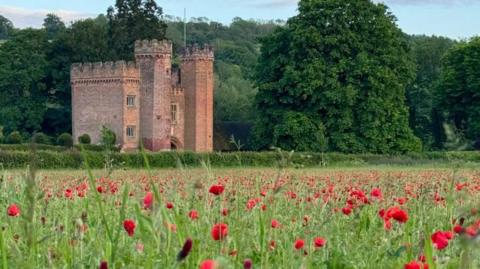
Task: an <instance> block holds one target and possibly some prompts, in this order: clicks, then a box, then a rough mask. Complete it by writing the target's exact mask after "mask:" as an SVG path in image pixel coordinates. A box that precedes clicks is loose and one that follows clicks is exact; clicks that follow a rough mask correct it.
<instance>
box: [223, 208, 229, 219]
mask: <svg viewBox="0 0 480 269" xmlns="http://www.w3.org/2000/svg"><path fill="white" fill-rule="evenodd" d="M222 215H223V216H224V217H226V216H228V208H224V209H222Z"/></svg>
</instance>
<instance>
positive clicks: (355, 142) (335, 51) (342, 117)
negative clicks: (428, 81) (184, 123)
mask: <svg viewBox="0 0 480 269" xmlns="http://www.w3.org/2000/svg"><path fill="white" fill-rule="evenodd" d="M395 20H396V19H395V17H394V16H393V15H392V14H391V13H390V12H389V11H388V8H387V7H386V6H385V5H383V4H375V3H372V2H371V1H369V0H355V1H339V0H302V1H300V2H299V15H297V16H295V17H293V18H291V19H289V20H288V22H287V24H286V26H285V27H282V28H278V29H277V30H276V31H275V32H274V33H273V34H272V35H269V36H268V37H267V38H265V39H264V40H263V42H262V45H263V46H262V50H261V51H262V54H261V56H260V59H259V64H258V71H257V74H256V81H257V86H258V89H259V92H258V94H257V107H258V110H259V113H258V122H257V124H256V127H255V134H256V136H255V139H254V142H255V144H256V146H257V147H259V148H265V147H267V146H268V145H275V144H276V145H281V144H283V143H285V141H282V139H277V141H275V140H274V139H273V137H272V132H274V131H276V132H277V133H278V132H279V131H278V130H282V128H279V127H278V126H282V125H283V124H284V123H283V120H284V119H285V118H286V116H285V114H286V113H292V112H295V113H301V114H303V115H304V117H306V118H308V119H309V121H310V122H313V123H315V124H312V126H324V128H325V137H326V139H327V140H328V148H329V150H332V151H342V152H378V153H385V152H407V151H418V150H420V149H421V143H420V141H419V139H418V138H416V137H415V136H414V135H413V132H412V130H411V129H410V128H409V126H408V110H407V107H406V106H405V88H406V86H407V85H408V83H409V82H410V81H411V80H412V78H413V76H414V65H413V63H412V61H411V59H410V57H409V56H410V55H409V51H408V45H407V42H406V40H405V37H404V34H403V33H402V32H401V31H400V29H398V27H397V26H396V24H395ZM296 117H297V118H300V117H298V116H296ZM302 121H306V120H305V119H302ZM317 128H318V131H320V127H317ZM283 129H285V128H283ZM315 132H317V131H315ZM305 136H308V134H306V133H304V138H305ZM310 136H314V135H313V134H311V135H310ZM277 137H280V138H282V137H283V136H282V135H281V134H280V133H278V134H277ZM286 137H287V138H288V139H300V138H296V136H291V135H290V136H286ZM299 137H300V136H299ZM318 137H321V136H318ZM300 143H301V142H300V141H292V142H288V144H289V145H295V144H300ZM317 143H321V141H320V140H318V141H316V142H314V141H312V142H311V145H310V148H297V150H315V147H316V144H317Z"/></svg>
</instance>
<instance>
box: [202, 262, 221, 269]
mask: <svg viewBox="0 0 480 269" xmlns="http://www.w3.org/2000/svg"><path fill="white" fill-rule="evenodd" d="M217 265H218V263H217V262H216V261H215V260H204V261H203V262H202V263H201V264H200V269H215V268H217Z"/></svg>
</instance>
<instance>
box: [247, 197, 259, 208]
mask: <svg viewBox="0 0 480 269" xmlns="http://www.w3.org/2000/svg"><path fill="white" fill-rule="evenodd" d="M256 204H257V202H256V201H255V199H250V200H248V202H247V209H248V210H251V209H252V208H254V207H255V205H256Z"/></svg>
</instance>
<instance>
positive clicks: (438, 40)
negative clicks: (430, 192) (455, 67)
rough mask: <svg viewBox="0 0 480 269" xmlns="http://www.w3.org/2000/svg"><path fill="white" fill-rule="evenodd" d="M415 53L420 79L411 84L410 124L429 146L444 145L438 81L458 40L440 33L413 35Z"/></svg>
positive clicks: (410, 41)
mask: <svg viewBox="0 0 480 269" xmlns="http://www.w3.org/2000/svg"><path fill="white" fill-rule="evenodd" d="M409 43H410V46H411V53H412V56H413V59H414V61H415V63H416V69H417V70H416V78H415V80H414V81H413V82H412V83H411V84H410V85H409V86H408V87H407V104H408V107H409V110H410V127H411V128H412V129H413V131H414V133H415V135H416V136H417V137H419V138H420V139H421V140H422V143H423V145H424V148H425V149H432V148H437V149H438V148H441V147H442V143H441V141H442V137H443V134H444V130H443V127H442V122H441V117H440V116H441V115H440V114H439V111H438V109H437V108H436V107H435V106H434V104H435V102H434V98H435V83H436V81H437V79H438V77H439V75H440V67H441V60H442V57H443V56H444V55H445V53H446V52H447V51H448V49H450V48H451V47H452V46H453V45H455V41H453V40H451V39H449V38H445V37H436V36H410V37H409Z"/></svg>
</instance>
